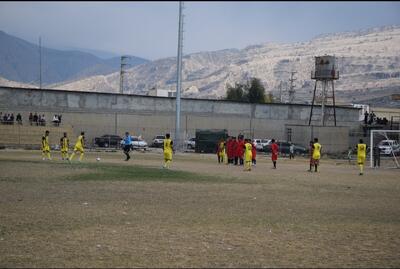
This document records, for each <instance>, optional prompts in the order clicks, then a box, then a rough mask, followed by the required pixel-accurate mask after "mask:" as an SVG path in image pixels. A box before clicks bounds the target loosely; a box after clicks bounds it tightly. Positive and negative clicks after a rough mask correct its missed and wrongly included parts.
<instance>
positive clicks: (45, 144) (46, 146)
mask: <svg viewBox="0 0 400 269" xmlns="http://www.w3.org/2000/svg"><path fill="white" fill-rule="evenodd" d="M49 134H50V132H49V131H47V130H46V132H45V135H44V136H42V157H43V161H44V160H46V156H47V158H48V159H49V160H51V156H50V143H49Z"/></svg>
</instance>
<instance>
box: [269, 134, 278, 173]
mask: <svg viewBox="0 0 400 269" xmlns="http://www.w3.org/2000/svg"><path fill="white" fill-rule="evenodd" d="M271 142H272V144H271V160H272V163H273V164H274V169H276V160H278V152H279V147H278V145H277V144H276V143H275V139H272V140H271Z"/></svg>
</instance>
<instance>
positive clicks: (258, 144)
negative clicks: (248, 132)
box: [253, 138, 271, 151]
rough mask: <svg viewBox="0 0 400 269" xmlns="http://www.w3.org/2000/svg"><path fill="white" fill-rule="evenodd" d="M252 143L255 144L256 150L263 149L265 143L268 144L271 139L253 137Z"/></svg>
mask: <svg viewBox="0 0 400 269" xmlns="http://www.w3.org/2000/svg"><path fill="white" fill-rule="evenodd" d="M253 143H254V144H255V146H256V149H257V150H258V151H263V150H264V147H265V146H266V145H268V144H269V143H271V139H260V138H255V139H253Z"/></svg>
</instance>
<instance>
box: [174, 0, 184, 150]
mask: <svg viewBox="0 0 400 269" xmlns="http://www.w3.org/2000/svg"><path fill="white" fill-rule="evenodd" d="M182 10H183V1H180V2H179V30H178V58H177V80H176V119H175V141H176V149H180V146H181V140H180V127H181V87H182V47H183V16H182Z"/></svg>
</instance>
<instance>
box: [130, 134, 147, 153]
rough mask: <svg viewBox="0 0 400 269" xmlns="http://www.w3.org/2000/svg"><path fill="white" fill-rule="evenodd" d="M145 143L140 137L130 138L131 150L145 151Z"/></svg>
mask: <svg viewBox="0 0 400 269" xmlns="http://www.w3.org/2000/svg"><path fill="white" fill-rule="evenodd" d="M147 146H148V145H147V142H146V141H144V140H143V139H142V138H141V137H137V136H132V149H143V150H147Z"/></svg>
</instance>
